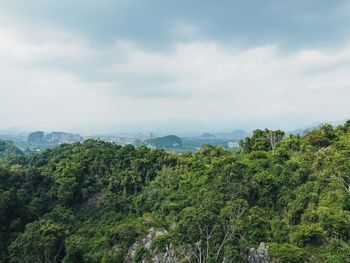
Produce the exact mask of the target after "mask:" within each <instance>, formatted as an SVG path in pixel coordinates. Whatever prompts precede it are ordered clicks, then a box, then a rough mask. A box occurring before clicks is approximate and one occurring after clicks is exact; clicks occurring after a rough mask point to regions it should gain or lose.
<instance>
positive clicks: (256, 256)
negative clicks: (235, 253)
mask: <svg viewBox="0 0 350 263" xmlns="http://www.w3.org/2000/svg"><path fill="white" fill-rule="evenodd" d="M268 248H269V247H268V246H267V245H265V243H263V242H261V243H260V245H259V247H258V248H257V249H256V248H250V249H249V252H248V263H270V262H271V261H270V257H269V255H268Z"/></svg>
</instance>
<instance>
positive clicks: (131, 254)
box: [124, 228, 179, 263]
mask: <svg viewBox="0 0 350 263" xmlns="http://www.w3.org/2000/svg"><path fill="white" fill-rule="evenodd" d="M166 233H167V231H166V230H156V229H154V228H151V229H150V230H149V231H148V233H147V235H146V236H145V237H144V238H142V239H140V240H138V241H136V242H135V243H134V244H133V245H132V246H131V247H130V248H129V251H128V253H127V255H126V257H125V258H124V263H131V262H133V260H134V259H135V257H136V256H137V253H138V251H140V249H143V251H145V252H146V251H147V252H148V253H149V254H148V255H149V257H147V256H144V257H143V258H142V263H148V262H154V263H178V262H179V261H178V259H176V257H175V255H174V253H173V251H172V249H171V247H167V248H166V251H165V252H160V251H156V250H153V248H152V243H153V241H154V239H155V238H157V237H159V236H161V235H164V234H166ZM145 254H147V253H145Z"/></svg>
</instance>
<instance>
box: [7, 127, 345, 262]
mask: <svg viewBox="0 0 350 263" xmlns="http://www.w3.org/2000/svg"><path fill="white" fill-rule="evenodd" d="M284 136H285V134H284V132H282V131H270V130H256V131H254V133H253V135H252V137H250V138H246V139H244V140H242V141H241V145H242V150H241V151H238V152H236V153H231V152H228V151H225V150H223V149H221V148H216V147H213V146H210V145H206V146H203V147H202V148H201V149H200V150H199V151H198V152H196V153H184V154H174V153H169V152H166V151H164V150H160V149H149V148H146V147H145V146H140V147H138V148H135V147H133V146H131V145H126V146H119V145H115V144H113V143H107V142H104V141H99V140H87V141H85V142H84V143H73V144H62V145H60V146H58V147H56V148H53V149H49V150H45V151H43V152H39V153H33V154H29V155H23V154H22V153H21V152H20V151H17V150H16V149H15V148H13V145H11V144H10V143H7V142H6V143H5V142H0V152H1V153H2V158H0V262H66V263H68V262H123V260H124V258H125V256H126V255H127V253H128V251H129V249H130V247H132V246H133V244H134V243H135V241H137V240H140V239H142V238H144V237H145V236H146V235H148V233H149V231H150V229H162V230H164V231H163V232H162V233H163V234H162V235H160V236H157V237H155V238H154V240H153V243H152V246H150V248H147V249H145V248H144V247H142V246H140V247H139V248H138V249H137V251H136V254H135V255H136V256H135V257H134V261H136V262H137V261H140V260H142V259H145V258H152V253H155V251H158V252H164V251H166V250H167V249H171V250H172V251H173V253H174V254H175V255H176V256H177V257H178V258H181V259H183V260H187V261H190V262H206V263H210V262H223V261H224V259H225V262H246V258H247V251H248V249H249V248H250V247H256V246H257V245H258V244H259V243H260V242H265V243H268V244H269V249H270V250H269V251H270V255H271V256H272V257H273V258H278V260H279V262H347V260H348V258H349V256H350V190H349V189H350V188H349V186H350V161H349V160H350V121H348V122H346V123H345V124H344V125H341V126H339V127H336V128H334V127H332V126H330V125H323V126H321V127H320V128H318V129H315V130H311V131H308V132H306V133H305V134H304V135H302V136H299V135H298V136H294V135H290V136H288V137H284ZM3 146H5V147H3ZM1 147H2V148H1ZM4 149H5V150H4ZM11 149H12V150H11Z"/></svg>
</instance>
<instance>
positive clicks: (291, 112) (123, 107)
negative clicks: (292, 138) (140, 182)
mask: <svg viewBox="0 0 350 263" xmlns="http://www.w3.org/2000/svg"><path fill="white" fill-rule="evenodd" d="M349 73H350V2H349V1H346V0H344V1H338V0H323V1H319V0H317V1H316V0H293V1H289V0H286V1H280V0H265V1H260V0H255V1H253V0H244V1H243V0H242V1H237V0H230V1H228V0H220V1H207V0H201V1H199V0H197V1H194V0H185V1H184V0H177V1H165V0H128V1H124V0H113V1H112V0H99V1H97V0H95V1H89V0H84V1H83V0H73V1H72V0H60V1H56V0H31V1H27V0H22V1H21V0H18V1H5V0H0V130H6V129H22V130H23V129H25V130H65V131H84V132H104V133H108V132H126V131H128V132H139V131H157V130H159V131H163V132H171V131H174V132H179V133H181V132H193V131H199V130H201V131H214V130H216V131H219V130H233V129H237V128H244V129H254V128H264V127H268V128H281V129H285V130H291V129H296V128H300V127H303V126H306V125H310V124H312V123H318V122H323V121H339V120H346V119H348V118H349V117H350V74H349Z"/></svg>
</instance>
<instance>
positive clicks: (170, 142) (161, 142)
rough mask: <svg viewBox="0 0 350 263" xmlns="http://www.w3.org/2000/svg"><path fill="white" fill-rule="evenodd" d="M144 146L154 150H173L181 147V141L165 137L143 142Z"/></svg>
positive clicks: (168, 136) (170, 136) (172, 136)
mask: <svg viewBox="0 0 350 263" xmlns="http://www.w3.org/2000/svg"><path fill="white" fill-rule="evenodd" d="M144 144H146V145H149V146H154V147H156V148H173V147H179V146H181V145H182V141H181V139H180V138H179V137H177V136H175V135H167V136H163V137H158V138H155V139H148V140H145V141H144Z"/></svg>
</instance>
